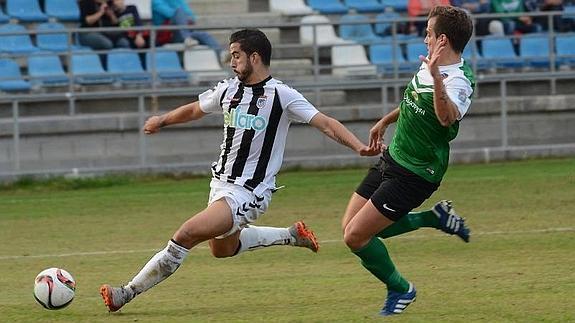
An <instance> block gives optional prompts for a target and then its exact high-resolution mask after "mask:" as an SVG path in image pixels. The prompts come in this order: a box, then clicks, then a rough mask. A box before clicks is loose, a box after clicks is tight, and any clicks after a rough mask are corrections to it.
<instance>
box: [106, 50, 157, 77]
mask: <svg viewBox="0 0 575 323" xmlns="http://www.w3.org/2000/svg"><path fill="white" fill-rule="evenodd" d="M107 58H108V62H107V66H108V72H109V73H111V74H115V76H114V77H116V79H118V80H119V81H120V82H122V83H129V84H138V83H140V84H141V83H150V80H151V77H150V74H149V73H147V72H146V71H144V68H143V67H142V62H141V61H140V56H139V55H138V53H136V52H134V51H131V50H127V49H117V50H113V51H111V52H110V53H108V57H107Z"/></svg>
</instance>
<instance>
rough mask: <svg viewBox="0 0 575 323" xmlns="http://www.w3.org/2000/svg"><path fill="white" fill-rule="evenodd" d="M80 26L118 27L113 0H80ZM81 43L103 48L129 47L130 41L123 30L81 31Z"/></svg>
mask: <svg viewBox="0 0 575 323" xmlns="http://www.w3.org/2000/svg"><path fill="white" fill-rule="evenodd" d="M79 6H80V22H81V25H80V27H82V28H98V27H118V26H119V25H118V17H117V16H116V14H115V13H114V11H113V10H112V8H111V1H106V0H80V1H79ZM78 40H79V41H80V45H83V46H88V47H90V48H92V49H96V50H103V49H112V48H114V47H121V48H129V47H130V41H129V40H128V37H127V35H126V33H125V32H123V31H102V32H95V31H92V32H81V33H80V34H79V36H78Z"/></svg>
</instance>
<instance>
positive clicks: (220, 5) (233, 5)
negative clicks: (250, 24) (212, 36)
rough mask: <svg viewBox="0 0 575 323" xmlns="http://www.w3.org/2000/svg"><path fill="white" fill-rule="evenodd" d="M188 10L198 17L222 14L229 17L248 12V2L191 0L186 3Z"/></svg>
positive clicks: (246, 0) (238, 0)
mask: <svg viewBox="0 0 575 323" xmlns="http://www.w3.org/2000/svg"><path fill="white" fill-rule="evenodd" d="M188 4H189V6H190V8H192V10H193V11H194V13H195V14H196V15H198V16H200V15H218V14H221V13H222V12H225V13H227V14H229V15H230V16H232V15H234V14H237V13H246V12H249V1H248V0H193V1H188Z"/></svg>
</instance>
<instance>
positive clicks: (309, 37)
mask: <svg viewBox="0 0 575 323" xmlns="http://www.w3.org/2000/svg"><path fill="white" fill-rule="evenodd" d="M301 24H302V26H300V28H299V39H300V42H301V43H302V44H306V45H312V44H313V43H314V29H315V42H316V44H317V45H335V44H351V43H353V42H352V41H349V40H344V39H341V38H339V37H338V36H337V35H336V34H335V30H334V28H333V25H332V24H331V21H330V20H329V18H327V17H326V16H323V15H311V16H305V17H303V18H302V19H301ZM306 24H307V25H306ZM312 24H314V25H312ZM316 24H317V25H316Z"/></svg>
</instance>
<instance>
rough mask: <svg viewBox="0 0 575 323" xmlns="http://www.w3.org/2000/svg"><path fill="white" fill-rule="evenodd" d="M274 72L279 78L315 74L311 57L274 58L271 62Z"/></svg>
mask: <svg viewBox="0 0 575 323" xmlns="http://www.w3.org/2000/svg"><path fill="white" fill-rule="evenodd" d="M271 71H272V74H273V75H274V76H275V77H277V78H279V79H285V78H291V77H294V76H305V75H312V74H313V64H312V61H311V59H307V58H300V59H274V60H272V62H271Z"/></svg>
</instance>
